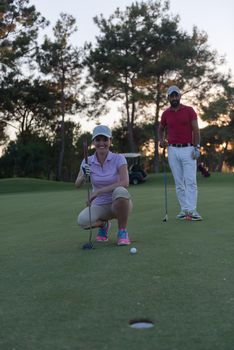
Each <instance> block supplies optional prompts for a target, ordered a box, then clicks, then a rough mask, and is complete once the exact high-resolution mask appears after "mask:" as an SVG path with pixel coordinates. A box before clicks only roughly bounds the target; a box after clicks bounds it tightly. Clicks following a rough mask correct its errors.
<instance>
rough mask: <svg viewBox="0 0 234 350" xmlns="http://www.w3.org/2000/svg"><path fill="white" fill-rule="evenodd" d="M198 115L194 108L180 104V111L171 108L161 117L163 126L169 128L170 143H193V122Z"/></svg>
mask: <svg viewBox="0 0 234 350" xmlns="http://www.w3.org/2000/svg"><path fill="white" fill-rule="evenodd" d="M196 119H197V114H196V112H195V111H194V109H193V108H192V107H189V106H185V105H182V104H180V107H179V109H178V111H175V110H173V109H172V108H171V107H169V108H168V109H166V110H165V111H164V112H163V114H162V117H161V125H162V126H163V127H167V138H168V143H192V140H193V129H192V120H196Z"/></svg>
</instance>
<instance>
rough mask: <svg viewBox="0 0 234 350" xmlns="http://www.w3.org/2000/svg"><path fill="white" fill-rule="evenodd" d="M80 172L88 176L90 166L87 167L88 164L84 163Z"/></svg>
mask: <svg viewBox="0 0 234 350" xmlns="http://www.w3.org/2000/svg"><path fill="white" fill-rule="evenodd" d="M82 171H83V174H84V175H87V176H90V166H89V164H87V163H85V164H84V165H83V166H82Z"/></svg>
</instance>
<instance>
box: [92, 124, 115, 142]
mask: <svg viewBox="0 0 234 350" xmlns="http://www.w3.org/2000/svg"><path fill="white" fill-rule="evenodd" d="M99 135H102V136H106V137H108V139H110V138H111V137H112V134H111V130H110V129H109V128H108V126H106V125H98V126H96V127H95V128H94V129H93V136H92V140H94V139H95V137H97V136H99Z"/></svg>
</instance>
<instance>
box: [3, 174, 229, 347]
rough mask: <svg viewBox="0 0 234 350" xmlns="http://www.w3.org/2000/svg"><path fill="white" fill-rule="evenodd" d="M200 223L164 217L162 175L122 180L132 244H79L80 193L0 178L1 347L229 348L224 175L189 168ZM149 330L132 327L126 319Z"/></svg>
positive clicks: (174, 209) (171, 198)
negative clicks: (194, 174)
mask: <svg viewBox="0 0 234 350" xmlns="http://www.w3.org/2000/svg"><path fill="white" fill-rule="evenodd" d="M198 184H199V206H198V209H199V212H200V213H201V214H202V216H203V217H204V221H202V222H185V221H178V220H176V219H175V216H176V214H177V213H178V204H177V201H176V197H175V190H174V185H173V181H172V179H171V177H170V176H169V179H168V213H169V221H168V222H167V223H163V222H162V219H163V217H164V214H165V213H164V185H163V176H162V174H160V175H151V176H149V178H148V180H147V182H146V183H145V184H142V185H139V186H131V187H130V192H131V194H132V197H133V200H134V210H133V213H132V215H131V217H130V220H129V233H130V237H131V239H132V246H135V247H137V249H138V252H137V254H134V255H132V254H130V253H129V247H117V246H116V224H114V225H113V226H112V230H111V231H112V234H111V237H110V240H109V242H108V243H106V244H96V245H95V249H93V250H90V251H85V250H82V245H83V244H84V243H86V242H87V241H88V235H89V232H88V231H82V230H81V229H79V228H78V226H77V225H76V216H77V213H78V212H79V211H80V210H81V209H82V207H83V205H84V202H85V198H86V193H87V192H86V190H85V189H82V190H78V191H77V190H76V189H75V188H74V186H73V184H63V183H54V182H47V181H40V180H35V179H34V180H30V179H11V180H0V193H1V196H0V212H1V223H0V300H1V306H0V319H1V327H0V349H1V350H9V349H16V350H51V349H56V350H65V349H66V350H67V349H72V350H73V349H74V350H75V349H78V350H86V349H87V350H104V349H112V350H122V349H124V350H125V349H127V350H128V349H129V350H131V349H134V350H136V349H146V350H148V349H149V350H151V349H159V350H172V349H173V350H176V349H178V350H188V349H189V350H216V349H217V350H220V349H222V350H232V349H233V348H234V331H233V327H234V326H233V324H234V323H233V315H234V288H233V286H234V275H233V268H234V254H233V251H234V248H233V247H234V235H233V212H234V211H233V207H234V205H233V197H234V186H233V184H234V176H233V175H231V174H230V175H229V174H227V175H225V174H223V175H221V174H212V176H211V177H210V178H206V179H205V178H203V177H201V176H200V175H199V174H198ZM136 318H148V319H150V320H152V321H153V322H154V325H155V326H154V328H151V329H147V330H136V329H132V328H130V327H129V325H128V322H129V320H131V319H136Z"/></svg>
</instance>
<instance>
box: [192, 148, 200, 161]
mask: <svg viewBox="0 0 234 350" xmlns="http://www.w3.org/2000/svg"><path fill="white" fill-rule="evenodd" d="M199 157H200V149H199V148H198V147H194V149H193V152H192V158H193V159H198V158H199Z"/></svg>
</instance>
